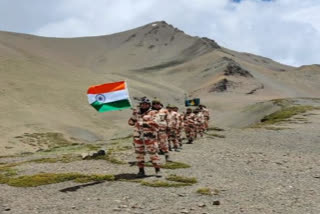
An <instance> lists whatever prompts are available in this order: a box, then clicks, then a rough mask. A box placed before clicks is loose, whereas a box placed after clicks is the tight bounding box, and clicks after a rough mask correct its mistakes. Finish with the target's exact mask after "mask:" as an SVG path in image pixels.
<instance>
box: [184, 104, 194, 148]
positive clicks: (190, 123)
mask: <svg viewBox="0 0 320 214" xmlns="http://www.w3.org/2000/svg"><path fill="white" fill-rule="evenodd" d="M184 131H185V133H186V137H187V139H188V142H187V144H192V143H193V141H194V139H195V116H194V114H193V113H192V109H191V108H187V111H186V112H185V114H184Z"/></svg>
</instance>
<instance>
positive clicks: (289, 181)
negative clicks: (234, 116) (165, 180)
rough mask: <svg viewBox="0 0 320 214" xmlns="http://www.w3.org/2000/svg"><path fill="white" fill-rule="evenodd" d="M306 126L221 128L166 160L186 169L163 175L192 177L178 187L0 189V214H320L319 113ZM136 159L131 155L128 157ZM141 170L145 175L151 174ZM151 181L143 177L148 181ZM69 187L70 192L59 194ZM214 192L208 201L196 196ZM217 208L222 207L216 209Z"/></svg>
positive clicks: (95, 168)
mask: <svg viewBox="0 0 320 214" xmlns="http://www.w3.org/2000/svg"><path fill="white" fill-rule="evenodd" d="M304 117H305V118H306V119H307V123H305V122H299V121H297V122H295V123H286V124H279V125H278V126H275V127H287V128H290V129H284V130H267V129H226V130H225V131H223V132H215V133H218V134H220V135H224V136H225V138H217V137H214V138H212V137H210V136H208V135H206V137H205V138H203V139H200V140H198V141H197V142H196V143H195V144H192V145H184V149H183V150H182V151H181V152H180V153H177V152H175V153H173V154H172V159H173V160H175V161H180V162H184V163H188V164H189V165H191V166H192V167H191V168H187V169H178V170H169V169H164V170H163V172H164V176H166V175H169V174H177V175H184V176H188V177H196V178H197V180H198V183H196V184H194V185H193V186H187V187H180V188H154V187H146V186H141V185H140V184H139V183H133V182H121V181H115V182H102V183H97V182H92V183H89V184H79V183H74V182H64V183H58V184H51V185H46V186H39V187H33V188H17V187H11V186H8V185H3V184H2V185H0V192H1V195H0V203H1V204H0V213H8V214H9V213H14V214H16V213H17V214H18V213H50V214H55V213H135V214H138V213H159V214H160V213H170V214H171V213H172V214H173V213H177V214H178V213H197V214H198V213H199V214H204V213H208V214H209V213H215V214H219V213H221V214H222V213H246V214H256V213H283V214H287V213H290V214H301V213H309V214H318V213H320V158H319V155H320V134H319V130H320V111H314V112H312V114H310V115H306V116H304ZM132 159H134V157H132ZM19 170H20V173H22V174H35V173H39V172H86V173H106V174H121V173H136V171H137V169H136V167H130V166H128V165H115V164H111V163H107V162H105V161H76V162H71V163H68V164H63V163H51V164H49V163H47V164H36V163H28V164H24V165H21V166H19ZM153 173H154V172H153V169H152V168H147V174H153ZM154 179H155V178H153V177H151V178H147V180H154ZM70 187H73V188H72V190H73V191H66V192H61V191H59V190H63V189H66V188H70ZM204 187H208V188H210V189H211V190H214V192H215V194H214V195H211V196H206V195H200V194H198V193H196V191H197V190H198V189H199V188H204ZM219 203H220V204H219Z"/></svg>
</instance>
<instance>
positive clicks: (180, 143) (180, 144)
mask: <svg viewBox="0 0 320 214" xmlns="http://www.w3.org/2000/svg"><path fill="white" fill-rule="evenodd" d="M179 146H180V149H182V140H180V142H179Z"/></svg>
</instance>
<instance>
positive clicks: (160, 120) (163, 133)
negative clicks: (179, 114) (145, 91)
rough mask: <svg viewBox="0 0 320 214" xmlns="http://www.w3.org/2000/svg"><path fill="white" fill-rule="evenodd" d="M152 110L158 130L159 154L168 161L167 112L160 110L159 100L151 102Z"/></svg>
mask: <svg viewBox="0 0 320 214" xmlns="http://www.w3.org/2000/svg"><path fill="white" fill-rule="evenodd" d="M152 109H153V111H155V121H156V123H157V124H158V125H159V129H158V133H157V134H158V144H159V149H160V154H164V155H165V158H166V161H170V160H169V146H168V133H167V131H168V114H169V112H168V110H167V109H164V108H162V104H161V102H160V101H159V100H153V101H152Z"/></svg>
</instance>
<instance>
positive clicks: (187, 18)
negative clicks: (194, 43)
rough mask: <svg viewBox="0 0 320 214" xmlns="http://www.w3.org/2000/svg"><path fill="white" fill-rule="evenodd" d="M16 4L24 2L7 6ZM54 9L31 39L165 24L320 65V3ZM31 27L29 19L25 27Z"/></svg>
mask: <svg viewBox="0 0 320 214" xmlns="http://www.w3.org/2000/svg"><path fill="white" fill-rule="evenodd" d="M14 1H18V0H11V1H7V4H9V3H8V2H14ZM31 1H37V2H38V3H40V1H39V0H31ZM20 3H21V2H20ZM43 4H44V3H43ZM20 5H21V4H20ZM0 6H2V5H1V3H0ZM42 6H43V7H45V6H44V5H42ZM50 6H51V8H52V10H48V9H46V10H45V11H46V12H47V13H48V14H47V15H46V16H43V13H39V14H40V15H41V16H42V17H50V19H49V18H48V19H46V20H47V23H46V24H44V22H45V21H46V20H42V21H41V22H39V25H38V27H37V28H36V30H34V29H35V27H34V26H33V28H31V29H30V31H29V32H28V33H34V34H37V35H43V36H56V37H78V36H94V35H102V34H111V33H116V32H120V31H124V30H129V29H131V28H134V27H138V26H141V25H144V24H147V23H150V22H153V21H159V20H165V21H167V22H168V23H170V24H173V25H174V26H176V27H178V28H180V29H181V30H184V31H185V32H186V33H188V34H191V35H194V36H206V37H209V38H212V39H214V40H216V41H217V42H218V43H219V44H220V45H222V46H225V47H227V48H230V49H233V50H238V51H244V52H250V53H254V54H258V55H262V56H266V57H269V58H272V59H274V60H276V61H280V62H282V63H289V64H291V65H302V64H315V63H318V64H319V63H320V52H319V51H318V50H319V49H320V15H319V14H320V13H319V12H318V11H320V2H319V1H318V0H303V1H302V0H273V1H270V2H266V1H261V0H242V1H241V3H233V2H232V1H231V0H215V1H212V0H175V1H172V0H161V1H160V0H95V1H92V0H64V1H61V0H56V4H55V5H53V4H51V5H50ZM29 7H30V8H31V7H32V4H30V6H29ZM37 7H38V8H40V6H39V5H38V6H37ZM23 8H24V9H26V6H24V7H23ZM38 11H40V9H39V10H38ZM50 11H51V14H50ZM0 12H1V11H0ZM36 12H37V11H36ZM16 16H19V14H16ZM42 17H39V19H41V18H42ZM0 18H2V20H4V19H3V17H2V16H1V15H0ZM34 18H35V15H34V14H33V19H34ZM31 21H32V20H28V17H27V18H26V21H25V24H26V25H27V24H28V23H29V22H31ZM0 27H1V25H0ZM17 31H19V30H17Z"/></svg>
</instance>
